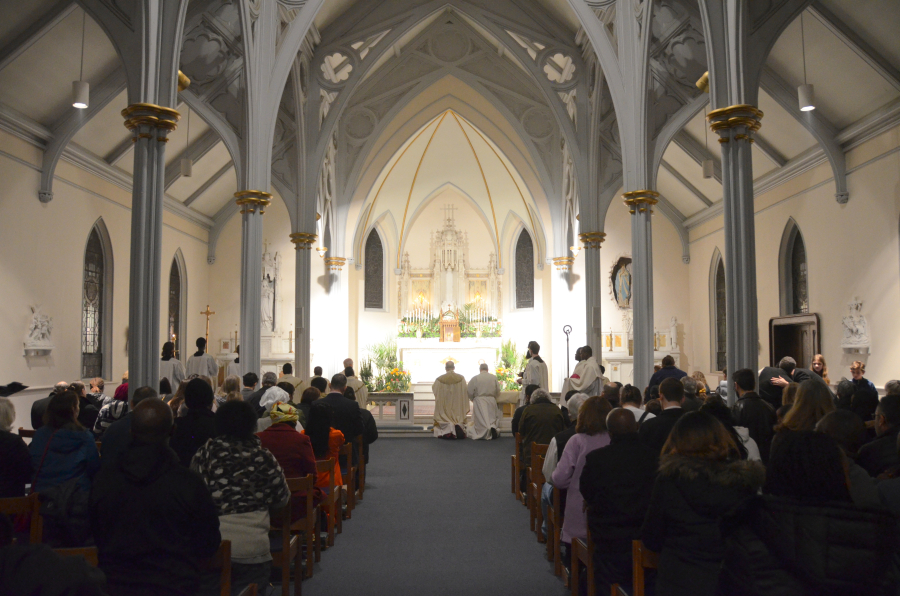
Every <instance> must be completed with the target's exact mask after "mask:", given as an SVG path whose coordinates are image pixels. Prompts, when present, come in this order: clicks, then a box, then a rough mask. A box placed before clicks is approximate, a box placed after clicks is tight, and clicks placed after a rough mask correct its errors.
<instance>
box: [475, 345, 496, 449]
mask: <svg viewBox="0 0 900 596" xmlns="http://www.w3.org/2000/svg"><path fill="white" fill-rule="evenodd" d="M478 370H479V373H478V374H477V375H475V376H474V377H472V378H471V379H470V380H469V385H468V394H469V399H470V400H472V419H473V421H474V423H475V425H474V426H473V427H471V429H470V430H469V438H470V439H485V440H488V441H490V440H491V439H497V438H499V437H500V408H499V407H497V398H498V397H500V383H499V382H498V381H497V377H496V376H494V375H492V374H491V373H489V372H488V365H487V364H485V363H483V362H482V363H481V365H479V367H478Z"/></svg>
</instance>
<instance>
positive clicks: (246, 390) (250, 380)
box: [241, 372, 259, 401]
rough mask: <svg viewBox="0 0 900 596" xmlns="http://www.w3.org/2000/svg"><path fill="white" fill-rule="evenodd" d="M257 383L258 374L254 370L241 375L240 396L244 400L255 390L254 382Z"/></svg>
mask: <svg viewBox="0 0 900 596" xmlns="http://www.w3.org/2000/svg"><path fill="white" fill-rule="evenodd" d="M257 383H259V375H257V374H256V373H254V372H248V373H247V374H245V375H244V376H243V377H241V384H242V385H243V387H241V398H243V400H244V401H247V399H248V398H249V397H250V396H251V395H253V392H254V391H256V384H257Z"/></svg>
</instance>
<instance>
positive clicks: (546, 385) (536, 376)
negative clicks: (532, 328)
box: [519, 341, 550, 406]
mask: <svg viewBox="0 0 900 596" xmlns="http://www.w3.org/2000/svg"><path fill="white" fill-rule="evenodd" d="M540 351H541V345H540V344H539V343H538V342H536V341H530V342H528V353H527V354H526V355H525V357H526V358H528V364H526V365H525V372H523V373H522V378H521V379H519V382H520V383H521V384H522V391H521V392H520V393H519V405H520V406H521V405H522V404H524V403H525V387H527V386H528V385H537V386H538V387H540V388H541V389H543V390H544V391H547V392H548V393H549V392H550V371H549V370H547V364H546V363H545V362H544V359H543V358H541V356H540Z"/></svg>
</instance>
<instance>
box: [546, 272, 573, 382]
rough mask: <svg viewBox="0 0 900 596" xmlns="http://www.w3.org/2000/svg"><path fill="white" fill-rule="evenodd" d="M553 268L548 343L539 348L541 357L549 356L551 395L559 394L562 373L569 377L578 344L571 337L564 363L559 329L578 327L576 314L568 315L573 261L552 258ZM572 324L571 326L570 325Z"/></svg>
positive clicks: (562, 339) (570, 306)
mask: <svg viewBox="0 0 900 596" xmlns="http://www.w3.org/2000/svg"><path fill="white" fill-rule="evenodd" d="M552 261H553V266H554V267H555V268H556V271H555V272H554V274H553V276H552V277H551V282H550V308H551V310H550V312H551V315H550V323H551V324H550V337H549V338H548V339H549V340H550V341H549V342H547V343H548V344H549V345H548V346H547V348H543V347H542V348H541V353H543V354H549V355H550V358H549V359H548V358H547V357H546V355H545V356H544V358H545V359H547V361H548V362H550V363H552V364H550V367H551V370H550V388H551V390H552V391H559V390H560V389H561V388H562V384H563V382H564V381H565V378H566V370H567V366H566V365H567V364H568V370H569V372H570V373H571V371H572V370H574V368H575V365H574V364H573V363H574V357H575V348H576V347H578V346H577V345H576V344H577V343H578V341H577V340H576V338H577V337H578V336H579V335H580V334H578V333H573V335H574V337H572V339H571V340H570V341H574V343H572V344H570V348H569V358H568V361H567V360H566V336H565V335H564V333H563V327H564V326H566V325H572V327H577V326H578V320H577V314H576V313H575V312H573V311H572V304H571V300H570V298H571V295H572V266H573V265H574V264H575V257H570V256H564V257H553V259H552ZM573 323H574V324H573Z"/></svg>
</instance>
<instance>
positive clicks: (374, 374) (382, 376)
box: [366, 337, 410, 393]
mask: <svg viewBox="0 0 900 596" xmlns="http://www.w3.org/2000/svg"><path fill="white" fill-rule="evenodd" d="M366 350H367V351H368V352H369V357H370V359H369V360H366V364H367V365H368V366H369V374H370V375H371V377H370V378H371V379H372V381H371V385H370V384H369V383H366V386H367V387H369V390H370V391H373V392H375V393H377V392H379V391H388V392H394V393H396V392H406V391H409V384H410V373H409V372H408V371H404V370H403V363H402V362H400V360H399V359H398V358H397V340H396V339H395V338H392V337H388V338H387V339H385V340H384V341H383V342H381V343H378V344H372V345H370V346H366ZM373 364H374V371H373V370H372V368H373V367H372V365H373Z"/></svg>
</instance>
